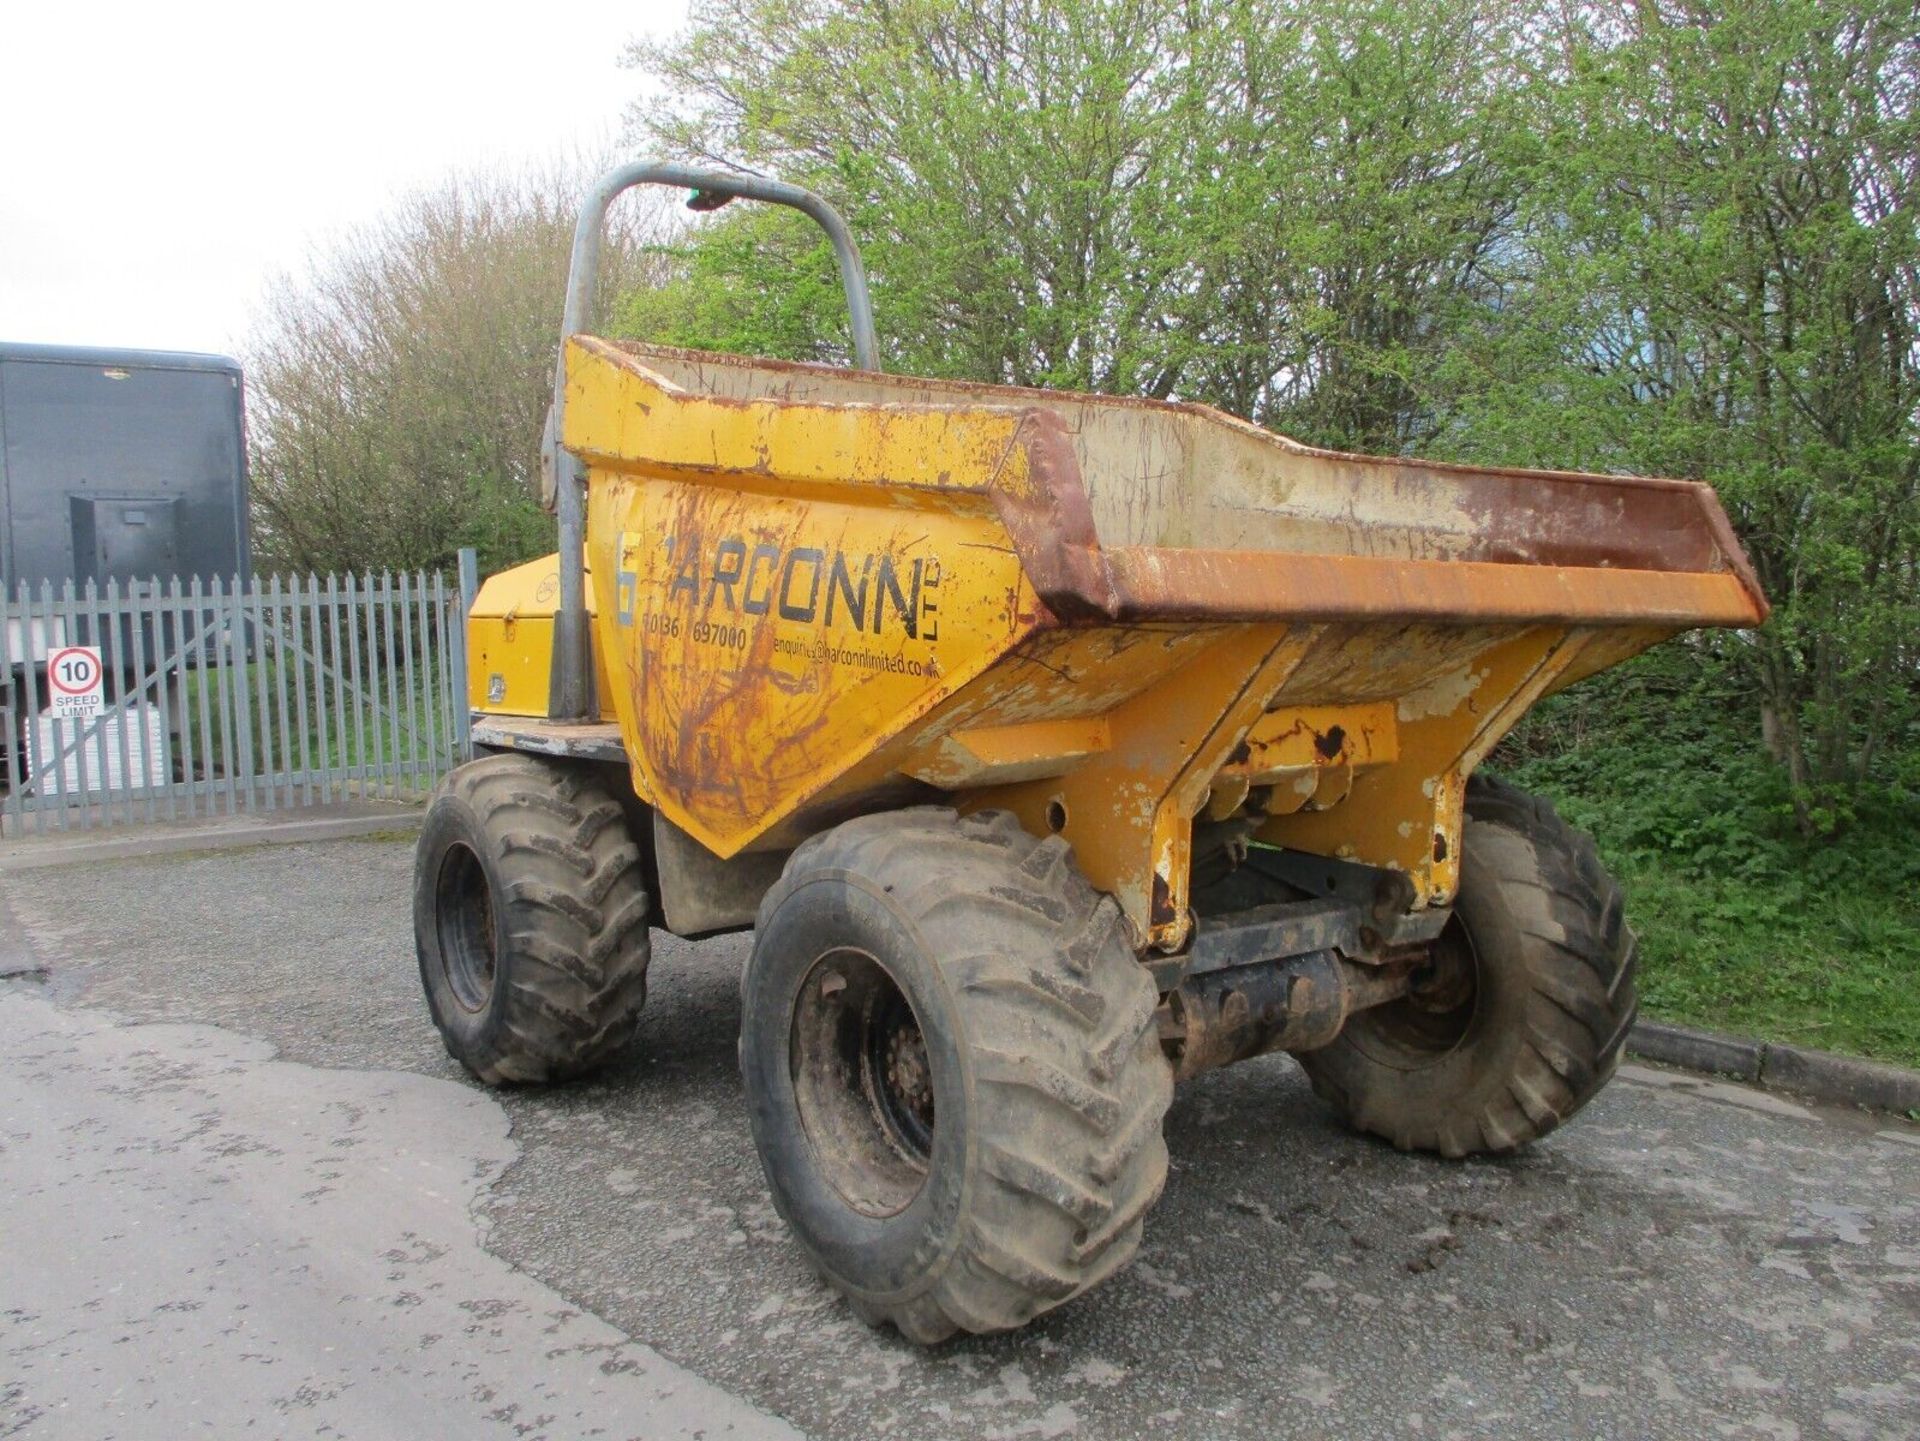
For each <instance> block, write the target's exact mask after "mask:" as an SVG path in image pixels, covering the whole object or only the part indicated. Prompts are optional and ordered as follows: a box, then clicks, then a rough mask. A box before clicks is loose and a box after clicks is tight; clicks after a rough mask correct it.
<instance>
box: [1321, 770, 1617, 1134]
mask: <svg viewBox="0 0 1920 1441" xmlns="http://www.w3.org/2000/svg"><path fill="white" fill-rule="evenodd" d="M1633 975H1634V936H1633V932H1632V930H1631V929H1629V928H1628V926H1627V924H1626V922H1625V919H1624V916H1623V913H1622V897H1621V893H1620V888H1619V886H1618V885H1616V884H1615V882H1614V880H1613V878H1612V877H1611V876H1609V875H1608V874H1607V872H1606V869H1605V867H1603V866H1602V865H1601V863H1600V857H1599V854H1598V853H1597V852H1596V851H1595V850H1594V847H1593V842H1592V841H1591V840H1590V839H1588V837H1586V836H1585V835H1583V834H1582V833H1581V832H1579V831H1576V830H1574V829H1573V828H1572V827H1571V826H1569V825H1568V824H1567V823H1566V822H1565V821H1563V820H1561V819H1560V817H1559V816H1558V815H1557V814H1556V813H1555V812H1554V809H1553V807H1552V806H1551V805H1549V804H1548V803H1547V802H1546V801H1544V800H1541V799H1540V798H1538V797H1536V796H1532V795H1529V794H1527V792H1525V791H1523V790H1521V789H1519V788H1518V787H1516V786H1511V785H1508V784H1506V783H1505V782H1504V781H1498V780H1494V779H1492V778H1491V777H1484V778H1483V777H1480V776H1475V777H1474V778H1473V780H1472V781H1471V782H1470V783H1469V785H1468V787H1467V819H1466V827H1465V834H1464V838H1463V846H1462V852H1461V864H1460V894H1459V897H1458V899H1457V900H1456V902H1455V905H1454V918H1453V920H1452V921H1451V922H1450V923H1449V924H1448V927H1447V930H1446V931H1445V933H1443V934H1442V936H1441V937H1440V939H1439V941H1437V942H1436V943H1435V946H1434V967H1433V972H1432V975H1431V977H1430V978H1429V979H1428V980H1427V981H1425V982H1424V983H1423V984H1422V985H1420V986H1419V987H1417V988H1416V989H1415V991H1414V993H1413V994H1412V995H1410V996H1408V997H1406V998H1404V999H1402V1000H1398V1001H1394V1002H1392V1003H1391V1004H1389V1005H1385V1006H1379V1007H1375V1008H1373V1009H1371V1010H1366V1011H1361V1012H1360V1013H1358V1014H1357V1015H1355V1016H1354V1017H1353V1018H1352V1019H1351V1020H1349V1021H1348V1022H1347V1024H1346V1027H1345V1029H1344V1030H1342V1031H1341V1033H1340V1036H1339V1039H1337V1040H1336V1041H1335V1042H1334V1043H1333V1044H1332V1045H1331V1046H1328V1047H1326V1048H1324V1049H1322V1050H1317V1051H1308V1052H1304V1053H1302V1054H1301V1055H1300V1056H1299V1058H1298V1059H1299V1061H1300V1064H1301V1066H1303V1067H1304V1068H1305V1070H1306V1072H1307V1075H1308V1076H1309V1077H1311V1078H1312V1081H1313V1088H1314V1090H1315V1091H1317V1092H1319V1094H1320V1095H1321V1096H1322V1097H1323V1098H1324V1099H1326V1100H1327V1101H1328V1102H1330V1103H1331V1104H1332V1105H1333V1108H1334V1109H1335V1110H1336V1111H1338V1112H1339V1113H1340V1115H1341V1116H1342V1117H1343V1118H1344V1119H1345V1120H1346V1121H1347V1122H1348V1124H1350V1125H1352V1126H1354V1127H1355V1128H1356V1129H1358V1130H1362V1131H1368V1132H1371V1133H1373V1134H1374V1135H1377V1136H1384V1137H1385V1138H1386V1139H1387V1140H1389V1141H1392V1142H1393V1143H1394V1145H1396V1146H1398V1147H1400V1148H1401V1149H1402V1150H1423V1151H1438V1152H1439V1153H1440V1154H1442V1155H1445V1156H1465V1155H1469V1154H1472V1153H1476V1152H1491V1153H1499V1152H1505V1151H1512V1150H1515V1149H1517V1148H1519V1147H1521V1146H1524V1145H1526V1144H1527V1143H1528V1142H1530V1141H1534V1140H1537V1139H1538V1138H1539V1137H1541V1136H1544V1135H1546V1134H1547V1133H1548V1132H1549V1131H1551V1130H1553V1129H1554V1128H1555V1127H1556V1126H1558V1125H1560V1124H1561V1123H1562V1122H1563V1121H1565V1120H1567V1119H1568V1118H1569V1117H1571V1116H1572V1115H1573V1114H1574V1113H1575V1112H1576V1111H1578V1110H1579V1109H1580V1108H1581V1107H1582V1106H1584V1105H1586V1104H1587V1102H1588V1101H1590V1100H1592V1099H1593V1097H1594V1095H1595V1094H1596V1093H1597V1092H1598V1091H1599V1090H1600V1088H1601V1087H1602V1086H1603V1085H1605V1084H1606V1083H1607V1081H1608V1080H1609V1079H1610V1078H1611V1077H1612V1075H1613V1073H1614V1070H1615V1068H1616V1067H1617V1066H1618V1065H1619V1062H1620V1051H1621V1048H1622V1047H1623V1046H1624V1045H1625V1043H1626V1038H1627V1032H1628V1030H1629V1029H1630V1028H1631V1027H1632V1025H1633V1018H1634V1012H1635V1001H1634V987H1633Z"/></svg>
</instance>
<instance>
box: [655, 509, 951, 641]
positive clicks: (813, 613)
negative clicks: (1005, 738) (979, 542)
mask: <svg viewBox="0 0 1920 1441" xmlns="http://www.w3.org/2000/svg"><path fill="white" fill-rule="evenodd" d="M665 544H666V549H667V559H668V563H669V565H670V567H671V570H672V575H673V579H672V580H671V581H670V582H668V585H667V603H668V605H669V606H672V607H683V608H685V609H688V610H697V611H700V612H702V613H706V612H711V611H714V610H716V609H718V610H722V611H727V612H731V613H733V614H735V615H754V616H760V615H768V614H775V615H778V616H779V618H780V619H781V620H786V621H793V622H796V623H798V624H811V623H813V622H814V621H819V622H821V623H823V624H825V625H828V626H848V627H851V628H852V629H854V630H856V631H860V632H863V633H865V634H867V635H886V634H888V633H896V634H900V635H904V636H905V637H906V638H907V639H909V640H927V641H930V640H938V639H939V638H940V604H939V600H940V562H939V561H938V560H937V559H935V558H934V557H931V556H919V557H916V558H914V559H913V560H910V561H907V560H896V559H895V558H894V557H893V556H891V555H886V554H884V553H882V554H873V553H868V554H865V555H848V554H847V553H846V552H844V551H841V550H838V549H836V550H832V551H828V550H826V549H824V548H823V547H820V546H815V545H799V546H793V547H790V548H789V547H783V546H778V545H772V544H769V543H768V542H766V541H761V542H759V543H757V544H755V545H751V546H750V545H748V544H747V542H746V541H745V540H743V539H741V538H740V537H739V536H737V535H730V536H726V537H724V538H723V539H721V540H720V541H718V542H717V543H715V544H714V545H713V546H712V547H711V548H710V549H709V548H707V547H704V546H703V545H702V544H701V539H700V537H699V536H698V535H687V536H668V537H667V539H666V542H665ZM619 583H620V584H619V595H620V615H619V620H620V624H622V625H632V624H633V610H634V604H635V600H636V598H637V597H636V595H635V592H636V591H637V590H638V576H637V574H636V573H635V572H633V571H630V570H622V571H621V572H620V576H619Z"/></svg>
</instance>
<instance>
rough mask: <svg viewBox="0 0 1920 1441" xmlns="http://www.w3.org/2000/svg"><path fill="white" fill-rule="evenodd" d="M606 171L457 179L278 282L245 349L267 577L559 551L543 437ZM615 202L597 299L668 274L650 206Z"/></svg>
mask: <svg viewBox="0 0 1920 1441" xmlns="http://www.w3.org/2000/svg"><path fill="white" fill-rule="evenodd" d="M594 169H597V167H589V166H584V165H570V166H554V167H550V168H549V169H547V170H545V171H543V172H540V173H536V174H531V175H525V176H519V177H503V176H486V175H463V176H457V177H454V178H452V179H449V180H448V181H447V182H446V183H445V184H443V185H441V186H440V187H439V188H437V189H434V190H431V191H427V192H423V193H420V194H417V195H414V196H411V197H409V198H408V199H406V200H404V201H403V202H401V203H400V204H399V205H398V206H397V207H396V208H395V209H394V210H393V211H392V212H391V213H389V214H388V215H386V216H385V217H384V218H382V219H381V220H379V221H377V222H375V223H373V224H371V225H368V226H366V227H364V228H362V229H359V230H356V231H353V232H351V233H350V234H349V235H348V236H347V237H346V238H345V239H344V240H342V241H341V242H340V243H338V244H337V245H335V246H333V247H331V248H330V249H328V250H326V251H324V252H323V253H321V254H319V255H317V256H316V257H315V259H314V261H313V262H312V264H311V265H310V267H309V271H308V273H307V274H306V275H305V276H304V277H300V278H295V277H292V276H282V277H281V278H280V279H279V280H278V281H277V282H276V283H275V284H274V285H273V287H272V289H271V291H270V294H269V296H268V299H267V302H266V305H265V308H264V313H263V315H262V317H261V320H260V323H259V324H258V325H257V328H256V332H255V336H254V339H253V343H252V344H251V345H250V346H249V347H248V352H247V356H246V361H247V371H248V384H249V396H250V406H251V450H252V465H253V510H254V535H255V548H256V551H257V553H258V554H259V556H260V557H261V562H262V564H263V566H279V567H286V568H290V569H295V570H302V571H308V570H311V571H331V570H356V571H358V570H366V569H379V568H385V567H403V566H404V567H413V566H434V565H440V564H444V563H446V562H447V561H448V560H449V559H450V558H451V557H452V555H453V553H454V551H455V550H456V549H457V548H459V547H460V546H463V545H472V546H475V547H477V548H478V549H479V551H480V553H481V558H482V562H483V565H485V566H489V567H497V566H500V565H505V564H510V563H512V562H515V561H518V560H522V559H525V558H527V557H529V556H531V555H535V554H538V553H540V552H541V551H543V550H546V549H550V548H551V546H552V532H551V529H550V523H549V522H548V521H547V520H546V519H545V517H544V516H543V515H542V514H541V513H540V510H539V500H538V458H539V437H540V428H541V423H542V419H543V417H544V415H545V412H546V408H547V404H548V401H549V399H550V395H551V390H552V380H553V362H554V354H555V349H556V346H557V344H558V339H559V323H560V305H561V299H562V296H563V294H564V291H565V287H566V275H567V262H568V252H569V247H570V244H571V239H572V233H573V222H574V215H575V211H576V209H577V206H578V201H579V197H580V195H581V194H582V193H583V192H584V191H585V189H586V187H587V185H588V184H589V183H590V180H591V176H592V173H593V171H594ZM646 204H647V203H646V202H645V201H642V202H639V203H636V202H633V201H629V202H626V203H625V204H624V205H623V206H622V207H620V210H619V213H618V215H617V218H616V219H615V221H614V223H613V226H612V229H611V232H610V234H609V236H608V244H607V247H606V252H605V253H606V267H607V268H606V272H605V274H604V275H603V278H602V289H601V293H602V294H603V295H607V296H610V297H618V296H621V295H627V294H631V293H633V292H635V291H637V290H640V289H643V288H646V287H648V286H650V285H652V284H654V283H656V281H657V278H658V277H657V272H658V270H659V267H660V266H661V264H662V263H663V262H662V260H661V259H660V252H659V251H658V250H657V249H656V248H654V247H652V246H651V245H650V244H649V241H650V239H651V238H652V237H653V236H654V235H655V233H656V232H657V231H658V230H659V228H660V227H661V226H662V225H663V224H665V223H667V222H665V221H664V220H663V218H662V216H663V211H662V209H661V208H659V207H658V206H657V205H656V206H654V207H653V208H646Z"/></svg>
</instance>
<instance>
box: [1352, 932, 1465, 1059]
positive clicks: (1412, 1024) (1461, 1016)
mask: <svg viewBox="0 0 1920 1441" xmlns="http://www.w3.org/2000/svg"><path fill="white" fill-rule="evenodd" d="M1483 974H1484V971H1483V970H1482V967H1481V964H1480V956H1479V953H1478V952H1477V951H1476V950H1475V949H1474V945H1473V935H1472V933H1471V932H1469V931H1468V930H1467V928H1466V925H1465V923H1463V922H1462V921H1461V919H1460V917H1459V915H1458V914H1457V913H1456V914H1455V915H1453V916H1452V917H1451V918H1449V920H1448V921H1447V926H1446V929H1445V930H1443V931H1442V932H1441V933H1440V935H1439V937H1438V938H1437V939H1436V940H1435V941H1434V942H1433V945H1432V947H1431V949H1430V950H1429V952H1428V962H1427V965H1426V966H1425V968H1424V969H1423V970H1422V971H1421V972H1420V974H1419V975H1418V976H1417V977H1416V978H1415V980H1414V983H1413V988H1412V989H1411V990H1410V991H1409V992H1408V993H1407V994H1406V995H1404V996H1402V997H1400V998H1399V999H1398V1000H1394V1001H1389V1002H1388V1003H1387V1004H1385V1005H1383V1006H1373V1007H1370V1008H1369V1009H1367V1010H1364V1011H1361V1012H1360V1013H1359V1014H1358V1015H1356V1016H1354V1017H1352V1018H1351V1019H1350V1020H1349V1021H1348V1022H1347V1030H1348V1031H1349V1032H1351V1033H1352V1036H1353V1040H1354V1043H1355V1044H1356V1045H1357V1046H1359V1048H1360V1049H1361V1050H1362V1051H1364V1052H1365V1053H1366V1054H1367V1055H1368V1056H1370V1057H1371V1058H1372V1059H1374V1060H1376V1061H1378V1062H1380V1063H1381V1064H1382V1065H1385V1066H1391V1067H1393V1068H1394V1069H1395V1070H1400V1071H1418V1070H1423V1069H1425V1068H1426V1067H1428V1066H1434V1065H1438V1064H1439V1063H1440V1062H1441V1061H1443V1060H1445V1059H1446V1058H1447V1057H1448V1056H1450V1055H1452V1054H1453V1053H1454V1052H1455V1051H1457V1050H1458V1049H1459V1048H1460V1047H1461V1045H1462V1044H1463V1043H1464V1042H1465V1041H1466V1039H1467V1036H1468V1035H1469V1034H1470V1033H1471V1032H1472V1030H1473V1024H1474V1019H1475V1017H1476V1016H1478V1015H1479V1013H1480V1003H1481V998H1482V987H1481V977H1482V976H1483Z"/></svg>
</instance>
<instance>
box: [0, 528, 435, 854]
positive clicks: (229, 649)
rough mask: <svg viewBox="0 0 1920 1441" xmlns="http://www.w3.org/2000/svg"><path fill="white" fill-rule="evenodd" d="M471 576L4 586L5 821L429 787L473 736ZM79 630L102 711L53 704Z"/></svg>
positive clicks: (192, 813)
mask: <svg viewBox="0 0 1920 1441" xmlns="http://www.w3.org/2000/svg"><path fill="white" fill-rule="evenodd" d="M462 560H463V562H465V561H466V557H465V556H463V557H462ZM467 570H468V566H467V565H466V564H463V565H462V571H463V573H464V572H466V571H467ZM462 590H463V587H462V586H460V585H457V584H449V583H448V582H447V581H446V580H445V579H444V578H443V577H442V576H441V575H440V574H438V573H432V574H429V573H426V572H416V573H414V574H411V575H407V574H402V575H400V576H398V577H395V576H393V575H390V574H389V575H379V576H372V575H368V576H346V577H344V578H343V577H339V576H329V577H327V578H326V579H324V580H322V579H319V578H316V577H313V576H306V577H293V578H291V579H282V578H281V577H278V576H275V577H273V578H271V579H268V580H264V581H262V580H257V579H256V580H255V581H253V582H251V583H249V584H242V583H240V582H239V581H238V580H233V581H222V580H219V579H216V580H213V581H211V582H208V583H205V584H203V583H202V582H201V581H200V580H198V579H194V580H190V581H184V582H183V581H180V580H178V579H176V580H173V581H169V582H166V583H165V584H160V583H157V582H155V583H136V584H133V585H128V586H124V587H123V586H120V585H118V584H116V583H113V582H109V583H108V584H107V585H106V587H105V588H104V589H97V588H96V587H95V586H94V585H93V584H92V583H91V582H89V583H88V584H87V585H86V586H85V587H84V588H83V589H80V590H76V589H75V588H74V586H73V585H72V584H71V583H68V584H66V585H64V586H62V587H60V588H59V589H57V590H56V589H55V588H54V587H52V586H43V587H41V588H40V590H39V591H38V592H37V593H30V592H29V590H28V589H27V588H26V587H25V586H22V587H21V588H20V590H19V592H18V593H17V594H16V595H14V596H11V597H0V611H4V622H5V623H4V625H0V661H4V677H5V695H4V711H5V726H6V728H5V732H4V737H3V739H4V743H5V746H6V769H5V776H4V781H5V795H4V798H3V799H0V828H3V829H4V833H5V834H7V835H14V836H17V835H23V834H32V833H35V832H40V831H48V830H66V829H73V828H76V827H79V828H90V827H97V826H110V825H127V824H133V823H138V822H149V821H173V820H184V819H190V818H192V817H196V816H209V815H223V814H233V813H236V812H247V811H271V810H278V809H282V808H290V807H297V806H312V805H326V804H331V803H336V802H340V801H346V800H354V799H361V798H385V799H394V800H407V799H413V798H418V797H420V796H423V795H424V794H425V793H426V792H428V791H430V790H431V789H432V787H433V785H434V783H435V781H437V780H438V779H439V777H440V776H441V775H443V774H444V773H445V772H446V771H447V770H448V769H449V768H451V767H452V766H454V765H456V764H458V763H459V762H460V761H461V760H463V759H465V757H466V755H467V753H468V749H469V742H468V720H469V715H468V710H467V697H466V685H465V677H466V669H467V668H466V654H465V636H466V625H465V609H466V607H465V602H464V600H463V597H462ZM69 646H93V647H97V648H98V649H99V651H100V652H101V659H102V669H103V671H104V675H105V681H104V687H103V689H104V698H103V701H102V702H101V703H100V705H101V708H100V710H99V712H98V714H97V715H93V716H91V717H75V716H71V715H67V716H63V715H60V714H56V713H55V712H56V706H55V698H54V697H55V692H57V691H58V690H59V689H60V687H59V685H58V684H57V680H58V678H56V677H50V676H49V674H48V668H47V667H48V661H49V658H50V657H52V656H54V655H55V654H56V653H57V652H58V651H60V650H61V649H62V648H64V647H69ZM61 704H62V705H63V706H65V707H67V708H69V709H70V708H71V707H72V704H73V703H72V702H70V701H64V700H63V701H62V703H61Z"/></svg>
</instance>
